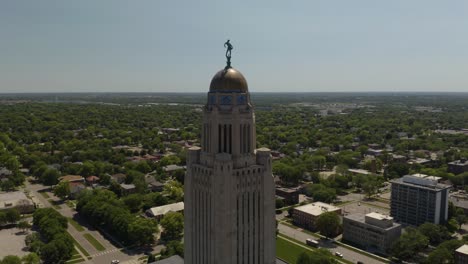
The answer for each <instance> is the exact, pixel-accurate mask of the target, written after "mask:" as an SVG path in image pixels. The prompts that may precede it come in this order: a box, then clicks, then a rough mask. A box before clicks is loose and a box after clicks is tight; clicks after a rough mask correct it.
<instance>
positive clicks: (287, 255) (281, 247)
mask: <svg viewBox="0 0 468 264" xmlns="http://www.w3.org/2000/svg"><path fill="white" fill-rule="evenodd" d="M304 251H307V250H305V249H304V248H301V247H300V246H298V245H295V244H293V243H291V242H289V241H286V240H284V239H283V238H281V237H277V238H276V256H277V257H278V258H280V259H282V260H284V261H286V262H287V263H290V264H295V263H296V261H297V258H298V257H299V255H300V254H301V253H302V252H304Z"/></svg>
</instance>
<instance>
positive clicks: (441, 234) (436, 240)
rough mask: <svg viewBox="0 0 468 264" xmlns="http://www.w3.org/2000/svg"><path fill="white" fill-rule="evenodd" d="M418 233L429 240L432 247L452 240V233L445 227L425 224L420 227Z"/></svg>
mask: <svg viewBox="0 0 468 264" xmlns="http://www.w3.org/2000/svg"><path fill="white" fill-rule="evenodd" d="M418 231H419V232H421V234H423V235H424V236H426V237H427V238H428V239H429V243H430V244H431V245H438V244H440V243H441V242H442V241H444V240H446V239H449V238H450V233H449V232H448V230H447V228H446V227H445V226H440V225H436V224H433V223H424V224H422V225H420V226H419V227H418Z"/></svg>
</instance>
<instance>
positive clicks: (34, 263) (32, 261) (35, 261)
mask: <svg viewBox="0 0 468 264" xmlns="http://www.w3.org/2000/svg"><path fill="white" fill-rule="evenodd" d="M21 261H22V262H23V263H24V264H40V263H41V258H40V257H39V255H37V254H36V253H34V252H32V253H29V254H28V255H26V256H24V257H22V258H21Z"/></svg>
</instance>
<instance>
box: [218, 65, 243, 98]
mask: <svg viewBox="0 0 468 264" xmlns="http://www.w3.org/2000/svg"><path fill="white" fill-rule="evenodd" d="M247 91H248V86H247V81H246V80H245V78H244V76H243V75H242V73H240V72H239V71H238V70H236V69H233V68H227V69H222V70H220V71H219V72H217V73H216V74H215V76H214V77H213V79H212V80H211V84H210V92H226V93H229V92H236V93H246V92H247Z"/></svg>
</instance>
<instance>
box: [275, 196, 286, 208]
mask: <svg viewBox="0 0 468 264" xmlns="http://www.w3.org/2000/svg"><path fill="white" fill-rule="evenodd" d="M283 207H284V201H283V199H278V198H277V199H276V209H279V208H283Z"/></svg>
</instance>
